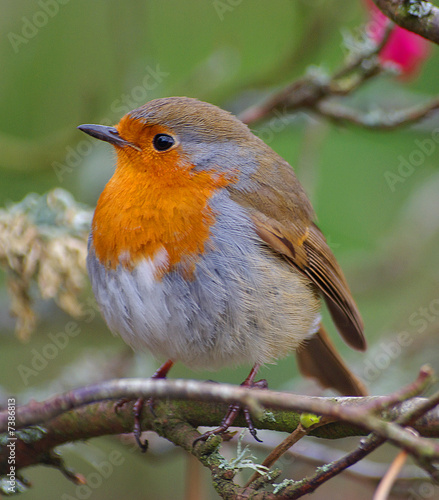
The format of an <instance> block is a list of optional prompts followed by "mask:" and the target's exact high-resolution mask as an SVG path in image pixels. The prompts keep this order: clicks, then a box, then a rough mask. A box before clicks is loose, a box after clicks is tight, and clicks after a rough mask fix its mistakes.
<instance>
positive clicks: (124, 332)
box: [78, 97, 366, 443]
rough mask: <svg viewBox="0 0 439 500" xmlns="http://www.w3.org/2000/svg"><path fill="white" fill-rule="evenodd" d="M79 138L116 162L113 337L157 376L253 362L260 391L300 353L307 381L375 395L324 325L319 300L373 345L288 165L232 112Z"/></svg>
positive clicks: (178, 114) (172, 111) (110, 268)
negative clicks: (265, 369)
mask: <svg viewBox="0 0 439 500" xmlns="http://www.w3.org/2000/svg"><path fill="white" fill-rule="evenodd" d="M78 128H79V129H80V130H82V131H83V132H85V133H87V134H89V135H91V136H93V137H95V138H97V139H100V140H103V141H107V142H109V143H110V144H112V145H113V146H114V147H115V150H116V153H117V166H116V170H115V173H114V175H113V177H112V178H111V179H110V181H109V182H108V184H107V185H106V186H105V189H104V191H103V192H102V194H101V195H100V197H99V201H98V203H97V206H96V210H95V213H94V218H93V223H92V229H91V234H90V238H89V247H88V257H87V268H88V272H89V275H90V280H91V284H92V288H93V291H94V294H95V296H96V300H97V302H98V304H99V306H100V309H101V311H102V314H103V316H104V318H105V321H106V323H107V324H108V326H109V328H110V330H111V331H112V332H114V333H118V334H120V335H121V336H122V338H123V339H124V340H125V341H126V342H127V343H128V344H129V345H130V346H131V347H132V348H133V349H135V350H137V349H140V350H145V349H146V350H149V351H150V352H151V353H152V354H153V355H154V356H156V357H157V358H162V359H167V360H168V361H166V363H164V364H163V365H162V366H161V367H160V368H159V369H158V370H157V372H156V373H155V374H154V375H153V377H155V378H163V377H166V375H167V373H168V371H169V369H170V368H171V367H172V365H173V364H174V363H175V362H177V361H178V362H182V363H184V364H185V365H187V366H188V367H190V368H193V369H212V370H214V369H217V368H220V367H223V366H227V365H232V366H235V365H238V364H244V363H245V364H248V365H253V368H252V370H251V372H250V374H249V376H248V377H247V379H246V380H245V381H244V383H243V385H245V386H247V387H252V386H254V385H258V384H259V386H261V385H262V382H259V383H258V382H255V377H256V374H257V371H258V368H259V367H260V366H261V365H264V364H266V363H272V362H274V361H276V360H277V359H279V358H282V357H284V356H287V355H288V354H289V353H291V352H292V351H295V352H296V354H297V358H298V364H299V368H300V370H301V371H302V373H303V374H305V375H306V376H310V377H314V378H316V379H317V380H318V381H319V382H320V383H321V384H322V385H323V386H324V387H332V388H335V389H336V390H337V391H339V392H341V393H342V394H345V395H363V394H365V388H364V386H363V384H362V383H361V381H359V380H358V379H357V378H356V377H355V375H354V374H353V373H352V372H351V371H350V370H349V369H348V367H347V366H346V365H345V363H344V362H343V360H342V359H341V357H340V356H339V354H338V353H337V351H336V350H335V348H334V346H333V344H332V341H331V340H330V339H329V337H328V335H327V333H326V331H325V330H324V328H323V326H322V325H321V323H320V321H321V317H320V313H319V311H320V306H321V304H320V297H323V299H324V300H325V302H326V305H327V307H328V309H329V311H330V313H331V315H332V318H333V320H334V323H335V325H336V327H337V329H338V331H339V333H340V335H341V336H342V337H343V339H344V340H345V341H346V342H347V344H349V345H350V346H351V347H353V348H354V349H358V350H364V349H365V348H366V341H365V338H364V335H363V322H362V320H361V317H360V314H359V312H358V309H357V306H356V304H355V302H354V300H353V298H352V295H351V292H350V290H349V287H348V285H347V283H346V280H345V278H344V276H343V273H342V271H341V269H340V267H339V265H338V264H337V262H336V260H335V257H334V255H333V254H332V252H331V250H330V249H329V247H328V245H327V243H326V240H325V237H324V236H323V234H322V233H321V231H320V230H319V228H318V227H317V226H316V224H315V223H314V222H313V219H314V212H313V209H312V206H311V203H310V201H309V200H308V198H307V196H306V194H305V192H304V191H303V188H302V187H301V185H300V184H299V182H298V180H297V178H296V176H295V174H294V171H293V169H292V167H291V166H290V165H289V164H288V163H287V162H286V161H285V160H284V159H282V158H281V157H280V156H279V155H277V154H276V153H275V152H274V151H273V150H272V149H271V148H270V147H268V146H267V145H266V144H265V143H264V142H263V141H262V140H260V139H259V138H258V137H256V136H255V135H253V133H252V132H251V131H250V130H249V128H248V127H247V126H246V125H245V124H243V123H242V122H241V121H240V120H238V119H237V118H236V117H234V116H233V115H231V114H230V113H228V112H226V111H224V110H222V109H220V108H218V107H216V106H214V105H212V104H208V103H205V102H201V101H198V100H196V99H192V98H187V97H169V98H164V99H156V100H153V101H150V102H148V103H147V104H145V105H144V106H141V107H140V108H137V109H135V110H133V111H131V112H130V113H128V114H126V115H125V116H124V117H123V118H122V119H121V120H120V122H119V123H118V124H117V125H116V126H115V127H107V126H103V125H81V126H79V127H78ZM142 405H143V401H142V400H138V402H137V403H136V405H135V417H136V418H135V435H136V438H137V440H138V442H139V443H140V440H139V437H140V412H141V410H142ZM238 412H239V408H237V407H231V408H230V409H229V412H228V414H227V415H226V417H225V419H224V420H223V423H222V425H221V426H220V427H219V428H218V429H215V430H213V431H210V432H208V433H206V434H204V435H203V436H202V437H203V438H206V437H207V436H209V435H210V434H217V433H222V432H225V431H226V430H227V428H228V427H229V425H231V423H232V422H233V420H234V418H235V416H236V415H237V413H238ZM245 415H246V419H247V422H248V425H249V428H250V430H251V432H252V434H253V435H254V437H255V438H256V431H255V429H254V428H253V425H252V423H251V419H250V417H249V414H248V412H246V411H245Z"/></svg>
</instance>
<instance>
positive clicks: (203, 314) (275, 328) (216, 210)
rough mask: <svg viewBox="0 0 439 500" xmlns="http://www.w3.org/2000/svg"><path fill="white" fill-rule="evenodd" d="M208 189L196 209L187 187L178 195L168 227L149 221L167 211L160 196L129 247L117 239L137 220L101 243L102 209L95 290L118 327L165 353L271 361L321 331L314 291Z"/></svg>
mask: <svg viewBox="0 0 439 500" xmlns="http://www.w3.org/2000/svg"><path fill="white" fill-rule="evenodd" d="M206 189H207V190H208V189H211V191H210V192H209V196H208V197H207V196H205V194H206V193H204V195H203V196H204V204H203V203H202V202H201V201H200V202H199V206H200V207H201V210H198V212H197V213H196V214H193V215H191V210H186V211H185V210H183V211H182V210H180V209H181V208H182V206H181V203H183V202H184V201H185V200H187V202H188V203H189V202H190V201H191V200H190V199H189V198H187V196H188V194H186V195H185V196H184V197H181V198H180V199H178V200H177V199H175V200H174V201H175V205H174V209H173V210H172V213H173V214H174V219H173V220H174V222H172V223H171V224H170V223H168V222H167V221H165V220H163V222H162V223H163V227H162V228H161V231H162V233H160V231H157V228H156V227H153V228H148V227H147V226H148V220H149V221H150V222H151V224H153V226H154V225H157V219H156V218H154V217H155V216H156V215H157V213H158V212H159V213H160V210H161V213H162V214H164V213H170V212H169V207H167V208H166V209H165V210H164V209H163V207H162V209H161V208H160V201H157V204H156V208H155V211H154V210H153V211H154V212H155V214H152V213H151V214H150V215H149V216H148V217H146V218H144V219H143V221H144V222H143V224H144V225H145V227H143V226H142V228H139V229H138V230H139V231H142V232H143V234H144V235H145V234H146V235H150V236H149V237H148V238H149V239H148V238H146V239H144V240H141V238H138V239H137V240H136V245H134V246H133V247H131V249H130V247H129V246H127V245H125V247H124V246H121V245H119V244H116V243H114V244H113V246H111V243H110V240H111V239H113V240H118V239H120V240H121V241H126V240H127V239H129V236H128V235H129V234H130V232H132V231H134V230H136V227H134V226H133V225H130V226H129V227H127V225H126V223H125V225H124V224H123V223H120V222H118V223H117V224H115V226H114V228H113V229H112V231H111V238H108V237H107V235H106V236H105V238H104V239H105V241H106V242H105V245H104V244H103V241H102V240H101V238H102V237H103V235H102V228H100V227H99V224H98V223H97V222H96V217H95V222H94V225H93V231H92V234H91V237H90V247H89V256H88V261H87V264H88V270H89V274H90V278H91V282H92V286H93V290H94V293H95V296H96V298H97V301H98V303H99V305H100V307H101V310H102V313H103V315H104V318H105V320H106V322H107V323H108V325H109V327H110V328H111V330H112V331H113V332H115V333H119V334H120V335H121V336H122V337H123V338H124V340H125V341H126V342H127V343H129V344H130V345H131V346H132V347H134V348H139V349H143V350H149V351H151V352H152V353H153V354H154V355H156V356H158V357H164V358H169V359H173V360H174V361H178V360H180V361H182V362H184V363H186V364H188V365H190V366H191V367H194V368H195V367H200V368H212V369H213V368H217V367H219V366H223V365H227V364H240V363H255V362H258V363H266V362H270V361H273V360H274V359H277V358H279V357H281V356H283V355H286V354H288V353H289V352H290V351H291V350H294V349H296V348H297V347H298V345H299V344H300V343H301V342H302V341H303V340H304V338H306V337H307V336H308V335H310V334H311V333H314V332H315V331H316V329H317V323H318V320H319V314H318V310H319V300H318V298H317V295H316V292H315V290H314V288H313V287H312V286H311V285H310V283H309V282H308V281H307V279H306V278H305V277H304V276H302V274H301V273H299V272H298V271H296V270H295V269H294V268H293V267H292V266H291V265H289V264H288V263H287V262H285V261H284V260H283V259H282V258H280V257H279V256H278V255H276V254H275V253H273V252H272V251H271V250H270V249H268V248H267V247H266V246H265V245H264V244H263V242H262V241H261V240H260V239H259V237H258V236H257V235H256V233H255V231H254V228H253V225H252V222H251V220H250V218H249V217H248V215H247V214H246V211H245V210H244V209H243V208H242V207H241V206H239V205H238V204H237V203H235V202H233V201H232V200H231V199H230V198H229V196H228V194H227V191H226V190H224V189H222V190H216V191H215V190H214V188H213V187H212V188H210V187H208V188H206ZM192 195H194V193H192ZM192 201H193V200H192ZM130 208H131V207H130ZM139 208H140V207H139ZM151 210H152V209H151ZM200 212H201V213H200ZM97 213H99V212H98V211H97ZM131 213H132V211H131ZM98 219H99V218H98ZM121 220H122V221H123V220H124V218H123V217H121ZM175 220H178V221H179V224H181V225H177V224H175ZM165 226H166V227H165ZM176 227H177V228H179V229H180V230H178V229H176ZM172 228H174V229H172ZM121 233H124V234H121ZM151 236H154V238H151ZM193 240H195V241H193ZM108 246H109V247H110V248H112V249H113V250H112V251H111V252H108V251H105V248H107V247H108ZM116 248H117V249H118V252H119V253H118V254H116V250H115V249H116Z"/></svg>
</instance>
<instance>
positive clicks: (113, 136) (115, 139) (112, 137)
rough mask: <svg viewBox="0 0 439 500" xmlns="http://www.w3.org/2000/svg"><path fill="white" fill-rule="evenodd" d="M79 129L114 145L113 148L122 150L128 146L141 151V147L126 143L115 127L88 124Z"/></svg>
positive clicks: (80, 126)
mask: <svg viewBox="0 0 439 500" xmlns="http://www.w3.org/2000/svg"><path fill="white" fill-rule="evenodd" d="M77 128H78V129H79V130H82V132H85V133H86V134H88V135H91V136H92V137H95V138H96V139H99V140H101V141H106V142H109V143H110V144H113V146H118V147H120V148H124V147H126V146H128V147H131V148H134V149H137V150H138V151H140V148H139V146H136V145H135V144H132V143H131V142H128V141H126V140H125V139H122V137H121V136H120V135H119V132H118V131H117V129H116V128H114V127H107V126H105V125H90V124H86V125H79V127H77Z"/></svg>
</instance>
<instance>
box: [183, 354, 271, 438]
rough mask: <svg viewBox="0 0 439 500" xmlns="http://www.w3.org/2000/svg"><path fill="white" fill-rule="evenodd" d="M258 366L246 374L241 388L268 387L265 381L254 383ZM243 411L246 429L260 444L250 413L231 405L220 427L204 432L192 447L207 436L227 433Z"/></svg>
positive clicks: (236, 405) (238, 406) (245, 409)
mask: <svg viewBox="0 0 439 500" xmlns="http://www.w3.org/2000/svg"><path fill="white" fill-rule="evenodd" d="M259 367H260V365H259V364H257V363H256V364H255V365H254V366H253V368H252V369H251V371H250V373H249V374H248V377H247V378H246V379H245V380H244V382H243V383H242V384H241V387H248V388H252V387H253V388H259V389H266V388H267V387H268V384H267V381H266V380H264V379H263V380H258V381H257V382H255V381H254V380H255V377H256V374H257V373H258V370H259ZM241 410H242V411H243V413H244V418H245V421H246V422H247V426H248V429H249V431H250V434H251V435H252V436H253V437H254V438H255V439H256V441H259V442H261V440H260V439H259V438H258V436H257V434H256V429H255V427H254V425H253V421H252V419H251V415H250V411H249V410H248V408H246V407H244V408H241V405H239V404H231V405H230V406H229V409H228V411H227V413H226V415H225V417H224V418H223V420H222V422H221V425H220V426H219V427H217V428H216V429H214V430H212V431H208V432H205V433H204V434H202V435H201V436H199V437H197V438H196V439H195V440H194V442H193V445H195V444H196V443H197V442H198V441H205V440H206V439H207V438H208V437H209V436H212V435H214V434H223V433H224V432H226V431H227V429H228V428H229V427H230V426H231V425H232V424H233V422H234V420H235V419H236V417H237V416H238V414H239V412H240V411H241Z"/></svg>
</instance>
